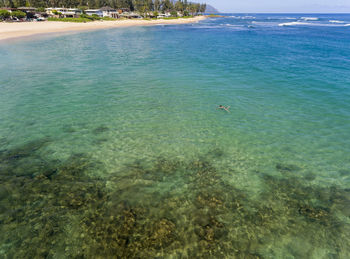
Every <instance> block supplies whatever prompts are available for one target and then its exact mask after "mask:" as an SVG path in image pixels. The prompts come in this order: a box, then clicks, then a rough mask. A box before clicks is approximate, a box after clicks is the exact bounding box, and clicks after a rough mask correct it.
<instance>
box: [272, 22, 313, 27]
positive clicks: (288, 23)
mask: <svg viewBox="0 0 350 259" xmlns="http://www.w3.org/2000/svg"><path fill="white" fill-rule="evenodd" d="M295 25H310V24H309V23H306V22H285V23H280V24H279V25H278V26H295Z"/></svg>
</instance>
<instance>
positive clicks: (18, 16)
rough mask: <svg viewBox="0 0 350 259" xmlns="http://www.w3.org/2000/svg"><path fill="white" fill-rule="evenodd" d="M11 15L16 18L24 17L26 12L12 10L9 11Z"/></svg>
mask: <svg viewBox="0 0 350 259" xmlns="http://www.w3.org/2000/svg"><path fill="white" fill-rule="evenodd" d="M11 16H12V17H16V18H18V19H22V18H24V17H26V16H27V14H26V13H25V12H22V11H13V12H12V13H11Z"/></svg>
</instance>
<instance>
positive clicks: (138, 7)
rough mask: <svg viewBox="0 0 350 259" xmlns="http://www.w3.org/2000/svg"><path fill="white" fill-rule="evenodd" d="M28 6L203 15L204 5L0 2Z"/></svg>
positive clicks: (156, 0) (164, 0) (127, 0)
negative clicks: (107, 8) (106, 8)
mask: <svg viewBox="0 0 350 259" xmlns="http://www.w3.org/2000/svg"><path fill="white" fill-rule="evenodd" d="M22 6H27V7H28V6H30V7H37V8H47V7H66V8H81V9H87V8H101V7H104V6H109V7H112V8H115V9H122V8H126V9H129V10H131V11H137V12H141V13H145V12H148V11H155V12H166V11H169V12H171V11H173V12H174V11H177V12H181V13H184V14H186V13H190V14H196V13H204V12H205V9H206V4H198V3H191V2H188V1H187V0H178V1H176V0H0V7H10V8H16V7H22Z"/></svg>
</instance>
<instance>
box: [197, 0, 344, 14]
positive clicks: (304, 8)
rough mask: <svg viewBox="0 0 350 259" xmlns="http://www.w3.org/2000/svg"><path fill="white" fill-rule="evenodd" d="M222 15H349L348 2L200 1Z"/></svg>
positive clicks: (319, 0) (276, 0)
mask: <svg viewBox="0 0 350 259" xmlns="http://www.w3.org/2000/svg"><path fill="white" fill-rule="evenodd" d="M197 2H205V3H207V4H210V5H212V6H214V7H215V8H216V9H218V10H219V11H220V12H223V13H350V0H202V1H199V0H197Z"/></svg>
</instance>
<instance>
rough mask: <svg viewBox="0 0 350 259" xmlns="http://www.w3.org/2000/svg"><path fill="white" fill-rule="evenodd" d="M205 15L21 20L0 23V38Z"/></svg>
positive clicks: (195, 20)
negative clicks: (146, 18) (75, 20)
mask: <svg viewBox="0 0 350 259" xmlns="http://www.w3.org/2000/svg"><path fill="white" fill-rule="evenodd" d="M205 18H206V17H205V16H197V17H194V18H186V19H174V20H117V21H95V22H89V23H73V22H48V21H47V22H21V23H5V22H4V23H0V40H8V39H14V38H19V37H28V36H33V35H38V34H47V33H63V32H74V31H86V30H98V29H108V28H117V27H127V26H148V25H161V24H186V23H195V22H198V21H200V20H203V19H205Z"/></svg>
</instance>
